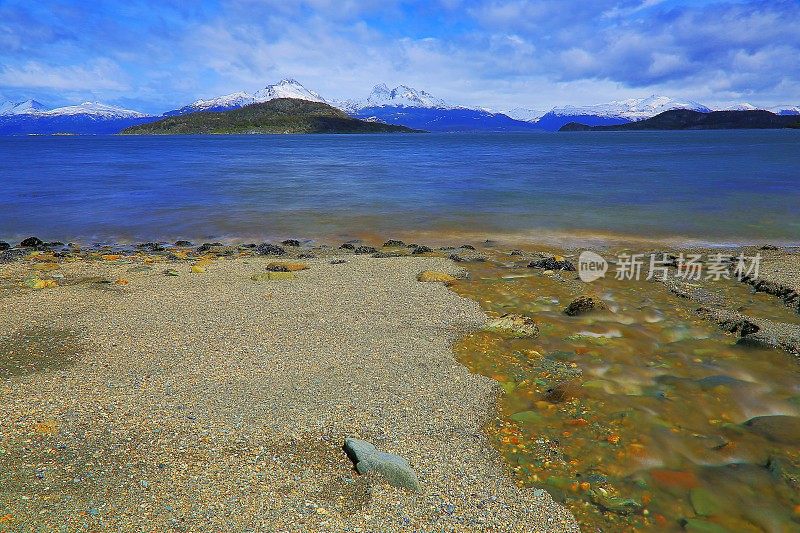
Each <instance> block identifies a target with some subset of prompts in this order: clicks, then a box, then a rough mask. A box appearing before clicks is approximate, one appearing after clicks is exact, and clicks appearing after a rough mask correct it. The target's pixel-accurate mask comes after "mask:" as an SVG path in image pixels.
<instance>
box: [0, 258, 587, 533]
mask: <svg viewBox="0 0 800 533" xmlns="http://www.w3.org/2000/svg"><path fill="white" fill-rule="evenodd" d="M342 252H343V251H342ZM342 252H340V251H335V252H332V253H331V254H330V256H329V257H323V258H319V257H318V258H314V259H311V258H303V259H300V260H302V261H304V262H307V263H308V265H309V267H310V268H309V269H308V270H304V271H302V272H298V273H297V275H296V279H293V280H291V281H285V282H280V281H277V282H259V281H254V280H251V279H250V274H251V273H253V272H258V271H263V269H264V266H265V265H267V264H268V263H270V262H273V261H281V260H286V258H285V257H284V256H281V257H274V256H264V257H257V256H256V257H238V258H236V259H231V260H226V259H225V256H224V254H223V255H221V256H220V257H219V258H217V259H215V260H213V261H212V262H211V263H210V264H208V265H207V266H206V267H205V268H206V271H205V272H203V273H193V272H189V268H188V267H189V265H190V264H191V262H187V261H185V260H183V261H176V260H172V259H169V258H164V260H163V261H160V260H158V261H155V262H154V263H146V262H144V261H143V259H142V257H136V256H122V257H119V258H111V259H109V258H106V259H102V258H100V259H99V260H97V261H95V260H92V259H90V260H76V261H70V260H67V259H65V258H62V259H59V260H58V264H59V269H58V272H59V273H61V274H63V275H64V276H65V277H64V278H61V279H58V283H63V285H60V286H59V287H58V288H57V289H45V290H41V291H36V290H33V291H28V290H27V289H25V290H23V292H22V293H16V294H14V295H9V294H8V293H5V294H4V296H3V298H2V300H1V302H2V305H3V307H5V308H6V309H7V310H10V311H12V312H9V313H2V318H0V324H2V327H3V330H4V331H7V332H10V333H11V337H6V339H4V341H5V342H6V343H7V342H8V339H9V338H10V339H11V341H14V337H13V335H15V334H18V333H19V334H23V336H24V335H28V337H26V338H27V339H28V340H27V341H25V342H27V343H28V344H26V345H29V344H30V343H31V342H33V343H36V342H39V340H37V337H35V334H34V333H32V332H34V331H37V330H42V331H44V332H45V334H48V332H51V331H62V332H64V335H67V336H68V339H69V342H68V343H67V344H68V345H69V346H73V345H74V346H73V348H70V349H74V350H75V353H74V354H72V355H73V358H72V359H71V360H70V361H69V362H65V363H64V364H63V365H58V366H56V367H54V368H53V369H52V370H46V368H47V364H45V369H44V370H45V371H44V372H40V371H36V372H33V373H30V374H27V375H23V376H12V377H10V378H7V379H6V380H4V381H0V386H2V387H3V394H4V398H5V399H6V402H4V407H3V411H4V416H3V418H4V419H6V420H10V419H14V420H15V421H16V422H15V424H14V425H13V426H11V427H7V428H4V430H3V431H2V433H3V438H4V444H3V448H4V449H5V451H6V453H4V454H3V455H2V456H0V462H2V463H4V465H3V466H4V468H5V469H6V471H8V472H10V478H9V479H10V480H11V484H10V485H6V490H10V491H11V492H10V494H9V493H7V495H8V496H10V498H8V501H9V503H8V504H7V507H9V506H10V509H9V508H6V509H5V510H3V513H8V514H11V515H12V516H13V517H15V518H14V519H15V520H18V521H19V522H18V523H21V524H37V523H41V524H48V525H52V526H57V525H62V524H72V525H75V524H77V523H80V522H81V521H85V522H88V523H89V524H96V525H99V524H103V525H104V526H105V527H122V528H123V529H124V528H126V527H136V526H137V525H145V524H148V523H162V524H163V525H164V527H168V528H169V527H177V525H181V526H182V527H188V528H190V529H203V528H206V527H217V528H220V527H221V528H231V527H233V528H235V529H241V528H242V527H256V528H259V527H266V528H268V529H286V530H308V529H309V528H310V529H321V530H341V529H343V528H350V529H352V528H359V527H360V528H362V529H365V530H370V529H378V530H388V529H393V528H396V527H400V526H405V527H412V528H415V529H433V528H442V527H444V528H447V529H454V530H472V529H474V528H490V529H498V528H499V529H506V530H534V529H535V530H552V531H569V530H572V531H577V526H576V525H575V522H574V520H573V519H572V518H571V516H570V515H569V513H568V512H567V511H566V510H565V509H564V508H563V507H561V506H559V505H557V504H555V503H554V502H553V501H552V499H551V498H550V496H549V495H547V493H545V492H544V491H541V490H534V489H520V488H517V486H516V484H515V483H514V481H513V479H512V478H511V477H509V474H508V472H507V469H506V467H505V466H504V465H503V464H502V462H501V459H500V457H499V454H498V453H497V451H496V450H494V449H493V448H492V447H491V446H490V444H489V443H488V441H487V440H486V437H485V436H484V435H483V433H482V429H481V428H482V427H483V425H484V424H485V423H486V422H487V421H488V420H490V419H491V418H492V417H494V416H496V415H495V412H494V409H495V404H494V402H495V399H496V397H497V394H498V387H497V384H496V383H494V382H492V381H491V380H490V379H487V378H485V377H482V376H479V375H476V374H470V373H469V372H468V371H467V370H466V368H465V367H464V366H463V365H461V364H460V363H458V362H457V361H456V360H455V358H454V355H453V351H452V343H453V342H454V341H455V340H456V338H458V337H460V336H461V334H462V333H466V332H467V331H470V330H474V329H477V328H480V327H481V324H482V323H483V321H485V315H484V314H483V312H481V311H480V310H479V307H478V305H477V304H476V303H475V302H472V301H471V300H468V299H465V298H461V297H459V296H457V295H456V294H455V293H453V292H451V291H449V290H448V289H447V288H446V287H444V286H443V285H442V284H438V283H437V284H431V283H420V282H418V281H417V280H416V275H417V273H418V272H420V271H422V270H429V269H433V270H441V271H445V272H449V273H451V274H456V275H458V274H459V273H460V268H459V267H458V265H455V264H454V263H452V262H451V261H449V260H447V259H444V258H435V257H419V256H417V257H410V258H402V259H401V258H393V257H389V258H384V259H374V258H371V257H368V256H363V255H351V254H350V253H348V254H346V255H345V254H343V253H342ZM292 255H300V254H296V253H295V254H292ZM333 257H342V258H346V260H347V262H346V263H343V264H331V260H332V259H333ZM192 262H194V261H192ZM146 265H148V266H149V265H152V268H151V269H150V270H143V271H138V270H139V269H137V268H136V267H137V266H146ZM30 266H31V265H30V264H27V261H15V262H13V263H8V264H5V265H2V266H0V269H2V270H0V271H1V272H3V277H4V278H7V277H8V275H9V274H11V273H13V272H15V271H17V269H27V268H29V267H30ZM169 268H175V269H176V270H178V272H179V275H177V276H165V275H163V274H162V270H164V269H169ZM131 269H133V270H134V271H132V272H131V271H130V270H131ZM47 272H48V273H50V274H52V273H54V272H55V271H52V270H49V271H47ZM20 274H21V272H20ZM45 276H46V274H44V273H43V274H42V277H45ZM48 277H49V276H48ZM122 277H124V278H125V281H126V283H124V284H121V283H118V282H119V280H120V278H122ZM115 279H116V280H117V282H115V281H114V280H115ZM102 280H108V282H107V283H106V282H103V281H102ZM71 282H74V283H71ZM289 302H291V304H289ZM287 305H289V306H287ZM31 335H34V336H33V337H32V336H31ZM67 351H69V350H67ZM9 379H10V381H9ZM345 437H358V438H363V439H366V440H369V441H370V442H372V443H374V444H375V445H377V446H379V448H380V449H382V450H386V451H389V452H392V453H397V454H399V455H400V456H402V457H404V458H405V459H407V460H408V461H409V463H410V464H411V465H412V467H413V468H414V470H415V471H416V474H417V476H418V477H419V479H420V484H421V487H422V490H421V492H420V493H419V494H415V493H412V492H407V491H404V490H401V489H395V488H393V487H391V486H387V485H386V483H385V482H384V481H383V480H382V479H380V478H379V477H375V476H373V475H365V476H359V475H357V474H356V473H355V472H354V471H353V465H352V463H351V462H350V461H349V460H348V459H347V457H346V455H345V454H344V453H343V452H342V451H341V446H342V444H343V441H344V438H345ZM29 439H32V441H33V442H34V443H35V445H34V446H32V447H29V448H27V449H25V451H24V452H22V450H23V449H22V448H19V447H18V446H19V444H21V443H22V442H24V441H25V440H29ZM50 448H52V449H54V450H56V452H55V454H54V455H48V454H47V453H46V450H47V449H50ZM233 450H236V451H235V452H233ZM232 452H233V455H231V453H232ZM16 453H24V459H23V461H24V463H17V462H16V461H15V454H16ZM98 454H99V455H98ZM91 457H98V459H99V458H102V462H103V464H104V466H99V465H98V467H97V468H96V469H95V468H91V467H90V468H86V466H84V465H85V462H88V463H92V459H91ZM17 459H22V458H21V457H17ZM98 459H95V461H97V460H98ZM23 464H35V465H37V466H36V468H32V469H30V468H21V467H23ZM182 464H183V466H181V465H182ZM187 465H188V470H187V469H186V468H187ZM223 471H224V478H223V477H220V476H221V474H222V473H223ZM193 479H194V480H196V481H192V480H193ZM76 480H77V481H76ZM17 483H19V484H17ZM254 488H255V489H256V491H255V492H253V489H254ZM109 491H110V492H109ZM101 492H102V493H104V494H105V495H104V496H103V497H102V498H100V494H101ZM26 495H27V496H28V497H29V498H30V497H32V498H30V499H26V498H23V499H20V498H22V497H23V496H26ZM231 498H233V500H230V499H231ZM226 499H227V503H226ZM51 501H52V503H48V502H51ZM98 501H102V503H98ZM139 501H142V502H143V503H142V505H144V506H145V507H144V511H143V512H142V513H141V514H140V512H141V511H140V510H139V508H138V506H139ZM234 501H236V502H239V503H234ZM25 502H27V503H25ZM134 502H136V503H134ZM190 502H192V503H191V505H190ZM266 502H269V503H268V504H267V503H266ZM309 502H310V503H309ZM53 504H56V505H55V506H54V505H53ZM265 504H267V507H265ZM187 506H188V507H187ZM207 509H208V510H210V509H217V510H216V511H214V512H213V513H212V514H208V512H207ZM42 512H44V514H41V513H42ZM81 512H83V515H81ZM87 513H88V514H87ZM0 514H2V513H0ZM174 520H177V522H173V521H174ZM76 521H77V522H76Z"/></svg>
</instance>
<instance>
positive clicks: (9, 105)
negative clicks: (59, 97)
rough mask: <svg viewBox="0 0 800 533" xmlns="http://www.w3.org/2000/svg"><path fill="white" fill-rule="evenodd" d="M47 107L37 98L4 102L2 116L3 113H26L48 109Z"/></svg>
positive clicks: (1, 108) (0, 110) (1, 110)
mask: <svg viewBox="0 0 800 533" xmlns="http://www.w3.org/2000/svg"><path fill="white" fill-rule="evenodd" d="M46 110H47V107H46V106H45V105H44V104H42V103H41V102H37V101H36V100H25V101H24V102H16V103H14V102H4V103H3V104H0V116H2V115H25V114H30V113H36V112H39V111H46Z"/></svg>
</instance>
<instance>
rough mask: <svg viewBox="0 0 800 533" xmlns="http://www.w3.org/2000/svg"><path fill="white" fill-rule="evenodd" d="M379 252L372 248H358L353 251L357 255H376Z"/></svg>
mask: <svg viewBox="0 0 800 533" xmlns="http://www.w3.org/2000/svg"><path fill="white" fill-rule="evenodd" d="M377 251H378V250H376V249H375V248H373V247H372V246H359V247H358V248H356V249H355V250H353V252H355V253H357V254H374V253H375V252H377Z"/></svg>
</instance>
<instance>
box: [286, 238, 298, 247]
mask: <svg viewBox="0 0 800 533" xmlns="http://www.w3.org/2000/svg"><path fill="white" fill-rule="evenodd" d="M281 244H282V245H284V246H295V247H297V246H300V241H298V240H297V239H286V240H285V241H281Z"/></svg>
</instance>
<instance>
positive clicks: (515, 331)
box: [486, 313, 539, 338]
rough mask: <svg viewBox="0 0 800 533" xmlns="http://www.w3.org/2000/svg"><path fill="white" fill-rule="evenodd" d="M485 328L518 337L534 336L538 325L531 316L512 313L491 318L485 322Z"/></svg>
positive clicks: (537, 330) (537, 332) (536, 333)
mask: <svg viewBox="0 0 800 533" xmlns="http://www.w3.org/2000/svg"><path fill="white" fill-rule="evenodd" d="M486 330H487V331H494V332H496V333H505V334H508V335H513V336H514V337H520V338H531V337H536V336H537V335H538V334H539V327H538V326H537V325H536V322H534V320H533V319H532V318H530V317H527V316H524V315H515V314H512V313H508V314H505V315H502V316H500V317H498V318H493V319H492V320H490V321H489V322H488V323H487V324H486Z"/></svg>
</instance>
